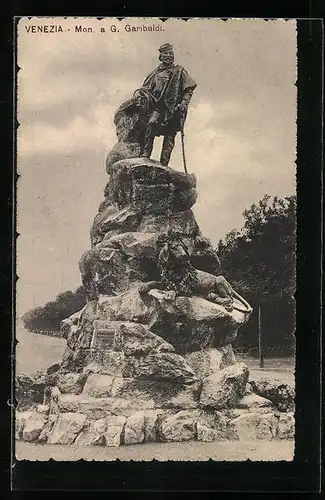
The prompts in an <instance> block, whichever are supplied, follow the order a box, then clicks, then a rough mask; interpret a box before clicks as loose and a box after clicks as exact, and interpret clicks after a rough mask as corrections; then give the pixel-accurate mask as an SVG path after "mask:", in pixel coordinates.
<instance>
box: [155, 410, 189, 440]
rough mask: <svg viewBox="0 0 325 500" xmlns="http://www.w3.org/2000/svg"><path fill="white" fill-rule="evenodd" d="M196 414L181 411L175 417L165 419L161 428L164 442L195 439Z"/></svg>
mask: <svg viewBox="0 0 325 500" xmlns="http://www.w3.org/2000/svg"><path fill="white" fill-rule="evenodd" d="M195 418H196V413H194V414H193V412H190V411H186V410H184V411H180V412H178V413H176V414H175V415H171V416H169V417H166V418H163V419H162V422H161V427H160V437H161V439H162V441H165V442H172V441H189V440H190V439H194V438H195Z"/></svg>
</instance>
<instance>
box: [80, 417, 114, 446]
mask: <svg viewBox="0 0 325 500" xmlns="http://www.w3.org/2000/svg"><path fill="white" fill-rule="evenodd" d="M106 427H107V423H106V418H101V419H98V420H90V421H89V422H88V425H87V427H86V428H84V430H83V431H82V432H81V433H80V434H79V436H78V437H77V439H76V441H75V443H77V444H80V445H83V446H103V445H105V443H106V437H105V433H106Z"/></svg>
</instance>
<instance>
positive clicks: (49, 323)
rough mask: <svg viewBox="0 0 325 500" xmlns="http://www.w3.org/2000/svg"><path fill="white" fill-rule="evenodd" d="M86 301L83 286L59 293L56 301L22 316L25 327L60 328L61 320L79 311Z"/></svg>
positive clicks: (55, 329)
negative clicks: (73, 290) (72, 290)
mask: <svg viewBox="0 0 325 500" xmlns="http://www.w3.org/2000/svg"><path fill="white" fill-rule="evenodd" d="M85 303H86V295H85V292H84V289H83V287H82V286H80V287H79V288H77V290H76V291H75V292H71V291H70V290H68V291H67V292H63V293H60V294H59V295H57V297H56V299H55V301H53V302H47V303H46V304H45V306H44V307H36V309H33V310H31V311H28V312H27V313H26V314H24V316H23V317H22V319H23V321H24V325H25V328H27V329H29V330H38V329H39V330H54V331H58V330H59V329H60V322H61V321H62V320H63V319H65V318H68V317H69V316H70V315H71V314H73V313H75V312H77V311H79V310H80V309H82V308H83V306H84V305H85Z"/></svg>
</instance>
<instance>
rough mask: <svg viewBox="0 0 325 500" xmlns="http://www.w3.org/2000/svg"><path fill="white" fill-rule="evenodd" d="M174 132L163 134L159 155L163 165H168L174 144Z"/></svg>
mask: <svg viewBox="0 0 325 500" xmlns="http://www.w3.org/2000/svg"><path fill="white" fill-rule="evenodd" d="M175 135H176V133H175V134H171V135H165V136H164V142H163V146H162V151H161V155H160V163H161V164H162V165H164V166H165V167H167V166H168V164H169V160H170V157H171V154H172V151H173V149H174V146H175Z"/></svg>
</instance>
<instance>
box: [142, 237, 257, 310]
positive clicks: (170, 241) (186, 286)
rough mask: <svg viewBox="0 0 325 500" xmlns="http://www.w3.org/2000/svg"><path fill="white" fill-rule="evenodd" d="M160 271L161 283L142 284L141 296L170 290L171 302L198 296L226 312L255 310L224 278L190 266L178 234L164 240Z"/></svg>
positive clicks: (189, 259) (185, 248)
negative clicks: (156, 290) (155, 289)
mask: <svg viewBox="0 0 325 500" xmlns="http://www.w3.org/2000/svg"><path fill="white" fill-rule="evenodd" d="M158 268H159V272H160V276H161V281H150V282H147V283H144V284H143V285H141V287H140V289H139V293H140V294H141V295H143V294H146V293H148V292H149V291H150V290H152V289H153V288H158V289H160V290H162V289H164V290H166V291H168V292H169V293H168V295H167V297H168V298H169V299H170V300H175V298H176V295H182V296H193V295H196V296H200V297H202V298H204V299H206V300H209V301H210V302H214V303H216V304H219V305H221V306H223V307H224V308H225V309H226V310H227V311H232V310H233V309H238V310H240V311H244V312H251V311H252V308H251V306H250V305H249V304H248V302H246V300H245V299H244V298H243V297H241V296H240V295H239V294H238V293H237V292H236V291H235V290H234V289H233V288H232V286H231V285H230V283H229V282H228V281H227V280H226V278H224V276H215V275H214V274H210V273H208V272H205V271H201V270H199V269H196V268H195V267H194V266H193V265H192V264H191V256H190V254H189V251H188V249H187V246H186V245H185V243H184V242H183V241H182V238H181V237H180V235H178V234H177V233H174V234H173V235H172V236H171V235H168V236H167V237H166V238H165V243H164V244H163V246H162V248H161V250H160V252H159V256H158ZM234 299H236V303H235V300H234Z"/></svg>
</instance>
